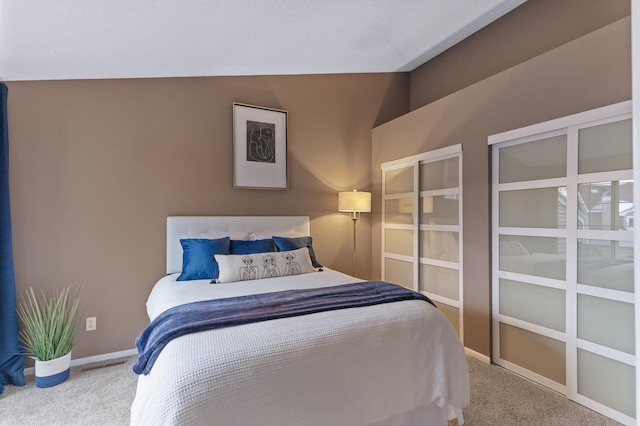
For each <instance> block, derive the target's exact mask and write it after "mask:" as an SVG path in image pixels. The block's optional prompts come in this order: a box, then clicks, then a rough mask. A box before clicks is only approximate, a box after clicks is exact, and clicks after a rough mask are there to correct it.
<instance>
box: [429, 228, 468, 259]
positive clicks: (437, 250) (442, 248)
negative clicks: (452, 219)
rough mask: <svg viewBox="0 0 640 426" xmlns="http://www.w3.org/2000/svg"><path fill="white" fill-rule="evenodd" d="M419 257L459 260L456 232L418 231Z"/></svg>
mask: <svg viewBox="0 0 640 426" xmlns="http://www.w3.org/2000/svg"><path fill="white" fill-rule="evenodd" d="M420 257H424V258H428V259H437V260H446V261H448V262H456V263H457V262H458V261H459V249H458V233H457V232H448V231H420Z"/></svg>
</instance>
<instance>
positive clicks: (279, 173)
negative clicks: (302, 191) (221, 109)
mask: <svg viewBox="0 0 640 426" xmlns="http://www.w3.org/2000/svg"><path fill="white" fill-rule="evenodd" d="M233 187H234V188H249V189H287V188H288V187H289V179H288V173H287V111H282V110H278V109H273V108H266V107H259V106H255V105H246V104H240V103H237V102H234V103H233Z"/></svg>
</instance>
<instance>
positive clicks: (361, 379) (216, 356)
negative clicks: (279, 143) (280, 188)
mask: <svg viewBox="0 0 640 426" xmlns="http://www.w3.org/2000/svg"><path fill="white" fill-rule="evenodd" d="M225 235H226V236H227V237H228V238H229V239H231V240H234V241H236V244H238V247H241V246H242V247H245V246H253V245H254V244H255V243H250V242H249V243H239V241H265V240H269V239H270V238H271V237H272V236H280V237H282V238H283V239H284V240H285V241H298V242H299V241H300V240H301V241H303V242H307V244H306V245H305V246H304V247H298V248H295V249H290V248H287V247H284V246H283V247H276V250H278V249H280V248H285V249H286V250H280V251H276V252H275V253H277V254H278V255H279V256H280V257H281V258H282V259H281V260H280V261H281V262H287V261H288V262H291V260H292V255H293V254H294V253H297V258H296V259H294V260H295V261H296V262H298V261H299V262H300V265H302V266H298V267H297V268H298V269H294V271H298V272H299V271H300V268H302V270H305V268H307V270H308V268H309V267H311V268H312V270H311V271H309V272H307V273H299V274H291V275H286V276H285V274H284V273H282V274H281V276H279V277H272V278H271V277H270V278H262V276H264V273H266V271H267V268H266V267H265V268H263V269H264V271H265V272H264V273H262V272H261V273H260V274H257V275H255V276H252V277H251V278H253V279H248V280H244V281H236V280H235V279H234V278H233V277H231V278H230V279H231V281H229V278H228V275H229V274H228V271H229V270H230V269H233V271H234V272H233V274H235V275H236V278H237V275H238V272H236V271H237V270H238V265H241V267H244V266H246V264H245V263H242V264H240V263H238V262H240V261H242V262H246V261H247V260H246V259H243V258H247V257H249V256H259V255H263V254H264V253H253V254H244V253H239V254H237V255H235V254H229V255H224V254H223V255H220V254H215V259H216V260H218V268H219V271H218V272H219V277H220V279H221V280H222V281H223V282H219V280H213V279H206V278H204V279H193V280H180V281H178V278H180V277H181V276H183V275H184V273H185V271H186V270H187V269H189V268H190V266H189V265H186V266H185V267H184V268H183V266H184V265H183V262H185V261H186V260H185V259H186V257H187V256H188V255H189V253H190V252H189V250H190V249H189V248H188V247H189V246H188V245H185V246H184V251H183V244H185V241H184V240H200V239H207V238H209V239H212V240H220V239H223V237H224V236H225ZM309 235H310V232H309V219H308V217H305V216H288V217H169V218H168V219H167V275H166V276H164V277H163V278H161V279H160V280H159V281H158V282H157V283H156V285H155V286H154V287H153V289H152V291H151V293H150V295H149V298H148V301H147V313H148V315H149V318H150V319H151V320H152V323H151V325H150V327H149V328H151V326H152V325H153V324H155V323H157V322H158V321H159V320H160V319H161V318H164V317H165V316H167V315H168V314H169V313H170V312H171V311H174V310H181V309H183V308H185V307H191V306H194V305H198V306H200V304H201V305H202V306H203V307H204V306H205V305H207V306H208V305H209V304H211V303H218V302H226V301H228V300H235V299H242V300H244V299H245V298H249V299H252V300H254V302H255V303H262V302H261V301H262V300H265V299H267V298H269V297H271V296H272V295H278V294H280V293H286V294H287V295H288V294H289V293H295V294H296V295H301V297H304V296H305V295H306V294H308V293H312V292H316V291H338V290H342V289H343V288H346V287H351V286H359V287H361V288H362V287H366V288H369V286H370V285H371V283H363V282H362V280H359V279H357V278H354V277H351V276H349V275H346V274H343V273H340V272H338V271H334V270H331V269H329V268H326V267H321V268H320V267H317V265H318V264H319V262H317V261H318V260H320V261H321V259H315V262H313V261H312V259H311V254H313V251H312V239H311V238H309ZM288 239H290V240H288ZM181 240H182V242H181ZM241 251H242V250H241ZM276 257H277V256H276ZM234 262H235V263H234ZM229 265H231V266H232V268H227V266H229ZM265 265H266V264H265ZM279 265H280V271H285V270H289V269H291V268H290V267H289V266H287V265H290V263H287V264H285V263H280V264H279ZM309 265H310V266H309ZM183 269H184V270H183ZM240 269H242V268H240ZM233 274H232V275H233ZM223 277H227V278H225V279H222V278H223ZM213 281H215V282H213ZM380 285H387V284H385V283H381V284H380ZM394 287H398V286H394ZM252 295H259V296H252ZM211 300H216V302H211ZM189 310H190V308H189ZM146 331H147V330H145V332H146ZM145 332H143V333H141V337H139V338H138V340H139V341H141V340H143V339H142V337H143V336H144V335H145ZM138 343H139V342H138ZM139 349H140V348H139ZM140 351H141V355H140V358H139V360H138V364H140V363H141V360H142V358H143V355H142V354H143V352H144V351H143V350H142V349H140ZM156 356H157V358H155V360H154V362H153V365H152V367H151V368H149V369H148V371H146V372H142V371H143V370H141V369H139V372H141V374H140V375H139V378H138V386H137V390H136V396H135V399H134V401H133V404H132V407H131V424H132V425H158V424H164V425H169V424H172V425H198V424H202V425H212V424H215V425H242V426H244V425H446V424H447V420H448V419H450V418H454V417H457V418H458V422H459V423H460V424H462V422H463V418H462V411H461V409H462V407H464V406H466V405H467V404H468V403H469V382H468V372H467V365H466V358H465V354H464V349H463V347H462V345H461V343H460V341H459V338H458V335H457V334H456V333H455V331H454V329H453V327H452V326H451V325H450V324H449V322H448V321H447V320H446V318H445V317H444V315H442V314H441V313H440V312H439V311H438V309H436V308H434V306H432V305H431V304H429V303H427V302H425V301H424V300H419V299H410V300H402V301H396V302H391V303H379V304H371V305H367V306H360V307H347V308H341V309H332V310H326V311H319V312H314V313H310V314H306V315H298V316H288V317H281V318H277V319H272V320H263V321H259V322H252V323H240V324H239V325H233V326H230V327H221V328H215V329H208V330H203V331H198V332H195V333H189V334H179V335H177V337H175V338H173V339H172V340H170V341H168V342H167V343H166V344H165V346H163V348H162V350H161V351H159V353H158V354H157V355H156Z"/></svg>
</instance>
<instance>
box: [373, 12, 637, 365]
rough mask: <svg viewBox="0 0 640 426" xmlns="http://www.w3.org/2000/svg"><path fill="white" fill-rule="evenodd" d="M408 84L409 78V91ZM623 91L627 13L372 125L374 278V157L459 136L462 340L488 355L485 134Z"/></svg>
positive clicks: (392, 156) (616, 98) (376, 253)
mask: <svg viewBox="0 0 640 426" xmlns="http://www.w3.org/2000/svg"><path fill="white" fill-rule="evenodd" d="M503 36H508V34H503ZM532 36H534V37H535V34H534V35H532ZM415 90H417V89H416V87H414V86H413V80H412V87H411V92H412V98H414V96H413V93H414V91H415ZM630 98H631V27H630V18H628V17H627V18H623V19H621V20H618V21H616V22H614V23H612V24H610V25H607V26H605V27H603V28H601V29H598V30H595V31H593V32H591V33H589V34H587V35H585V36H583V37H580V38H578V39H576V40H574V41H571V42H569V43H567V44H564V45H562V46H560V47H558V48H555V49H552V50H550V51H547V52H545V53H542V54H540V55H538V56H536V57H534V58H532V59H530V60H528V61H525V62H522V63H520V64H519V65H516V66H513V67H511V68H509V69H506V70H505V71H502V72H499V73H496V74H495V75H492V76H490V77H488V78H484V79H483V80H481V81H479V82H477V83H475V84H472V85H470V86H468V87H465V88H463V89H461V90H458V91H456V92H455V93H452V94H450V95H449V96H446V97H443V98H442V99H439V100H437V101H434V102H431V103H430V104H428V105H426V106H424V107H421V108H418V109H416V110H414V111H412V112H410V113H408V114H406V115H405V116H403V117H400V118H398V119H396V120H393V121H391V122H389V123H386V124H383V125H381V126H379V127H376V128H375V129H374V130H373V132H372V135H373V136H372V137H373V151H372V159H373V161H372V176H373V187H372V188H373V204H374V206H377V208H375V209H374V212H373V215H372V219H373V230H372V261H373V262H372V264H373V271H374V274H373V277H374V278H377V277H378V276H379V273H380V272H379V271H380V239H381V226H380V220H381V215H380V206H381V198H380V190H381V172H380V164H381V163H382V162H386V161H391V160H396V159H399V158H402V157H406V156H410V155H415V154H419V153H422V152H427V151H431V150H434V149H437V148H441V147H445V146H449V145H453V144H458V143H461V144H462V150H463V158H462V163H463V171H462V174H463V188H462V190H463V208H464V212H463V229H464V239H463V244H464V259H463V268H464V343H465V346H467V347H469V348H470V349H473V350H475V351H477V352H479V353H482V354H485V355H490V348H491V335H490V306H491V304H490V268H489V265H490V238H489V237H490V210H489V206H490V185H489V183H490V164H489V153H490V150H489V147H488V146H487V137H488V136H489V135H491V134H495V133H499V132H503V131H506V130H510V129H514V128H519V127H522V126H526V125H529V124H534V123H538V122H542V121H546V120H550V119H554V118H558V117H562V116H565V115H569V114H573V113H578V112H581V111H585V110H589V109H593V108H597V107H600V106H604V105H608V104H612V103H615V102H620V101H624V100H629V99H630Z"/></svg>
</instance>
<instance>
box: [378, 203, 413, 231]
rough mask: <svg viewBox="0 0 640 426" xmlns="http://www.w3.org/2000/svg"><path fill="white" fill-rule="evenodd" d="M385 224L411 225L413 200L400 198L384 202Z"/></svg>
mask: <svg viewBox="0 0 640 426" xmlns="http://www.w3.org/2000/svg"><path fill="white" fill-rule="evenodd" d="M384 214H385V218H384V220H385V223H391V224H398V225H411V224H413V198H400V199H397V200H386V201H385V202H384Z"/></svg>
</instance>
